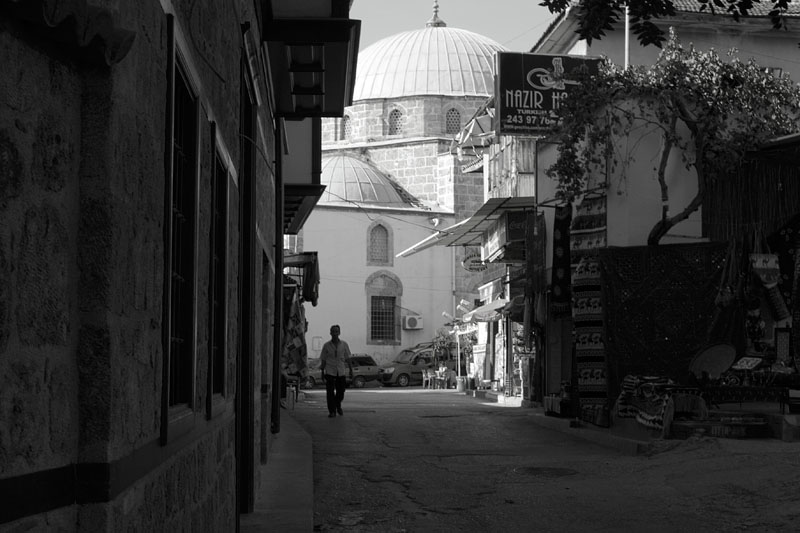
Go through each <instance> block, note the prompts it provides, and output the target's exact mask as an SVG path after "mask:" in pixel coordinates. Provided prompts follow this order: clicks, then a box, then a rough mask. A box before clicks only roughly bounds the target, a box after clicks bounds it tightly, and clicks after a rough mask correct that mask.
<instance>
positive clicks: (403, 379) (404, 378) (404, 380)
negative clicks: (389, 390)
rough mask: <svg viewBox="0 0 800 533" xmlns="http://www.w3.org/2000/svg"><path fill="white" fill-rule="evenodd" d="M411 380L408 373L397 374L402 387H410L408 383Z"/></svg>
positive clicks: (398, 382)
mask: <svg viewBox="0 0 800 533" xmlns="http://www.w3.org/2000/svg"><path fill="white" fill-rule="evenodd" d="M409 381H411V380H410V379H408V374H400V375H399V376H397V384H398V385H400V386H401V387H408V383H409Z"/></svg>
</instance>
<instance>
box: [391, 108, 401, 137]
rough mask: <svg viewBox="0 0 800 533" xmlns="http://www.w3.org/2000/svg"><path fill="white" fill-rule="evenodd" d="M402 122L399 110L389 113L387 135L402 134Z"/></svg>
mask: <svg viewBox="0 0 800 533" xmlns="http://www.w3.org/2000/svg"><path fill="white" fill-rule="evenodd" d="M403 122H404V121H403V113H402V112H401V111H400V110H399V109H393V110H392V111H391V113H389V135H400V134H401V133H403Z"/></svg>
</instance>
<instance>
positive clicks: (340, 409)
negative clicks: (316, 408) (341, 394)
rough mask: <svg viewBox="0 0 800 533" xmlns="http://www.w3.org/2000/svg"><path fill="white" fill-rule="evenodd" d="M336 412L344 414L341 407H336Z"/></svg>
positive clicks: (340, 414)
mask: <svg viewBox="0 0 800 533" xmlns="http://www.w3.org/2000/svg"><path fill="white" fill-rule="evenodd" d="M336 412H337V413H339V416H344V411H342V408H341V407H337V408H336Z"/></svg>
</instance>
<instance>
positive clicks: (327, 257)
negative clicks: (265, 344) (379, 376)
mask: <svg viewBox="0 0 800 533" xmlns="http://www.w3.org/2000/svg"><path fill="white" fill-rule="evenodd" d="M434 216H437V217H438V218H439V219H440V220H442V222H440V223H439V226H438V228H443V227H447V226H449V225H452V224H453V215H452V214H442V213H432V212H419V211H413V212H411V213H409V212H408V211H403V210H386V209H384V210H368V211H365V210H364V209H357V208H333V207H326V206H321V205H318V206H317V207H316V208H315V209H314V211H313V212H312V214H311V216H310V217H309V218H308V220H307V221H306V224H305V226H304V227H303V249H304V251H316V252H318V257H319V265H320V277H321V281H320V287H319V302H318V305H317V306H316V307H313V306H311V305H310V304H306V306H305V308H306V318H307V320H308V331H307V333H306V342H307V343H308V348H309V353H308V357H309V358H315V357H319V352H320V349H321V347H322V343H324V342H325V341H327V340H329V339H330V335H329V328H330V325H331V324H339V325H340V326H341V328H342V335H341V337H342V339H344V340H346V341H347V342H348V344H349V345H350V349H351V351H352V352H354V353H367V354H370V355H372V356H373V357H375V359H376V360H377V361H378V362H379V363H380V362H381V361H390V360H391V358H392V357H393V356H394V355H396V354H397V353H398V352H399V351H400V350H401V349H403V348H406V347H408V346H411V345H414V344H417V343H420V342H427V341H430V340H432V339H433V337H434V336H435V335H436V330H437V329H438V328H439V327H441V326H442V325H443V324H444V322H445V319H444V317H443V316H442V311H448V312H450V313H452V308H453V299H452V288H451V286H452V274H453V263H452V250H451V249H450V248H447V247H444V246H434V247H431V248H429V249H427V250H423V251H422V252H418V253H416V254H413V255H411V256H409V257H406V258H396V257H394V256H395V255H396V254H397V253H399V252H400V251H402V250H404V249H406V248H408V247H410V246H411V245H413V244H416V243H417V242H419V241H421V240H422V239H424V238H425V237H427V236H429V235H431V234H433V233H434V226H433V225H432V224H431V223H430V222H429V220H430V219H431V218H432V217H434ZM375 220H380V221H381V222H382V223H383V224H384V225H385V226H387V227H391V228H392V230H393V231H392V233H393V236H394V249H393V250H392V251H391V256H392V261H393V265H392V266H368V265H367V257H366V249H367V245H366V243H367V230H368V228H369V227H370V225H371V224H372V223H373V221H375ZM459 268H460V267H459ZM379 270H388V271H390V272H392V273H394V274H395V275H396V276H397V277H398V278H399V279H400V281H401V283H402V285H403V295H402V297H401V298H400V305H401V306H402V307H403V308H404V309H400V310H398V312H399V314H400V315H409V314H410V315H413V314H414V313H413V312H416V313H418V314H419V315H421V316H422V317H423V323H424V328H423V329H422V330H403V329H401V330H400V334H401V342H400V344H399V345H393V346H380V345H373V344H367V336H368V331H367V328H368V323H369V322H368V306H367V296H366V292H365V282H366V280H367V278H368V277H369V276H370V275H371V274H372V273H374V272H377V271H379ZM411 311H413V312H411ZM315 338H316V340H315Z"/></svg>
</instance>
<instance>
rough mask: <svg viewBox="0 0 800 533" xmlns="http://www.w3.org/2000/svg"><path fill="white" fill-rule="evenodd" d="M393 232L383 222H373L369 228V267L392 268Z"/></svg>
mask: <svg viewBox="0 0 800 533" xmlns="http://www.w3.org/2000/svg"><path fill="white" fill-rule="evenodd" d="M392 241H393V239H392V231H391V228H390V227H389V226H387V225H386V224H385V223H383V222H377V221H376V222H373V223H372V224H370V226H369V228H367V265H368V266H392V255H393V253H392V251H393V242H392Z"/></svg>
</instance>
